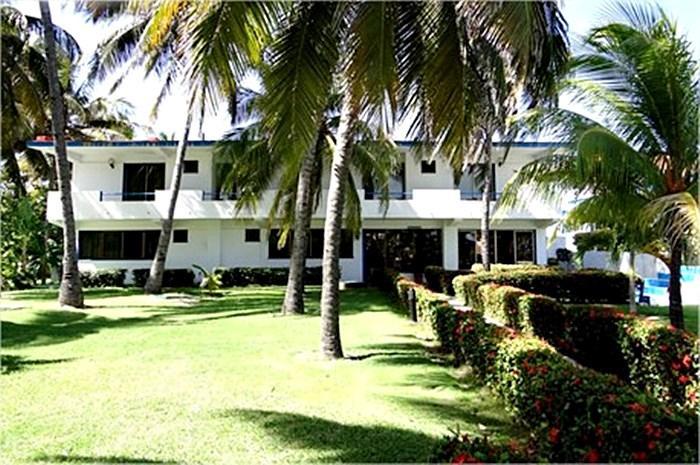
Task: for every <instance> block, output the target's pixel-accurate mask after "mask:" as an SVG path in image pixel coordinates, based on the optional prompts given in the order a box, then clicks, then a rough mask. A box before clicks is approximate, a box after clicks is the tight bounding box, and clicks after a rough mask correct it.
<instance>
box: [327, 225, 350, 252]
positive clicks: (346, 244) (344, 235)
mask: <svg viewBox="0 0 700 465" xmlns="http://www.w3.org/2000/svg"><path fill="white" fill-rule="evenodd" d="M321 233H322V234H321V235H323V231H321ZM353 240H354V238H353V236H352V232H350V231H349V230H347V229H343V230H342V231H340V258H352V257H353V250H352V249H353ZM321 248H322V249H323V244H321ZM321 256H323V253H321Z"/></svg>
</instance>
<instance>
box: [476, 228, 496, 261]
mask: <svg viewBox="0 0 700 465" xmlns="http://www.w3.org/2000/svg"><path fill="white" fill-rule="evenodd" d="M476 241H477V242H476V261H477V263H481V230H479V231H477V232H476ZM489 262H490V263H496V235H495V234H494V232H493V231H490V232H489Z"/></svg>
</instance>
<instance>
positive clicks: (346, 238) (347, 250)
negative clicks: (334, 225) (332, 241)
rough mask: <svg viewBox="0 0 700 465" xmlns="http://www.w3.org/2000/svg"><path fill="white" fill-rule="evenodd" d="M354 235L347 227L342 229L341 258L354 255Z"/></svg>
mask: <svg viewBox="0 0 700 465" xmlns="http://www.w3.org/2000/svg"><path fill="white" fill-rule="evenodd" d="M352 246H353V237H352V232H350V231H348V230H347V229H343V230H342V231H340V258H352V257H353V250H352V249H353V247H352Z"/></svg>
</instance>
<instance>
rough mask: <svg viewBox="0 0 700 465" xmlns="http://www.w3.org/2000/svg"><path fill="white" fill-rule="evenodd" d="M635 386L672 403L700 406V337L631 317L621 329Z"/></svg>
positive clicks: (621, 340)
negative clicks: (699, 372)
mask: <svg viewBox="0 0 700 465" xmlns="http://www.w3.org/2000/svg"><path fill="white" fill-rule="evenodd" d="M618 336H619V341H620V347H621V351H622V356H623V358H624V361H625V363H626V366H627V369H628V376H629V378H628V379H629V381H630V383H631V384H632V385H633V386H637V387H639V388H640V389H644V390H646V391H647V392H649V393H650V394H651V395H653V396H654V397H656V398H657V399H660V400H662V401H664V402H667V403H669V404H673V405H676V406H681V407H687V408H690V409H696V410H697V409H698V408H699V407H700V402H699V401H698V388H699V387H700V382H699V381H698V369H700V340H699V339H698V338H697V337H695V336H694V335H692V334H690V333H688V332H685V331H681V330H678V329H676V328H674V327H672V326H667V325H664V324H662V323H660V322H658V321H654V320H651V319H647V318H629V319H626V320H624V321H623V322H622V324H621V325H620V328H619V331H618Z"/></svg>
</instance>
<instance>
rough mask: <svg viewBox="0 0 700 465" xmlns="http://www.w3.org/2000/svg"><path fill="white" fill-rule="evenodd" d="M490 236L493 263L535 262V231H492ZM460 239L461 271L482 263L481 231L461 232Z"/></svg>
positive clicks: (490, 251) (490, 252)
mask: <svg viewBox="0 0 700 465" xmlns="http://www.w3.org/2000/svg"><path fill="white" fill-rule="evenodd" d="M489 236H490V241H489V242H490V247H489V256H490V258H491V263H504V264H507V263H520V262H534V261H535V231H522V230H521V231H518V230H512V229H511V230H491V233H490V235H489ZM458 237H459V242H458V243H459V250H458V253H459V267H460V269H469V268H470V267H471V266H472V265H473V264H474V263H481V253H480V251H481V243H480V242H478V241H479V239H480V238H481V231H460V232H459V236H458Z"/></svg>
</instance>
